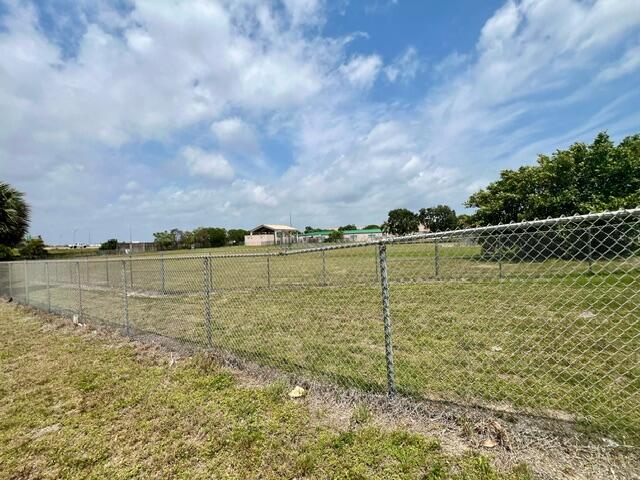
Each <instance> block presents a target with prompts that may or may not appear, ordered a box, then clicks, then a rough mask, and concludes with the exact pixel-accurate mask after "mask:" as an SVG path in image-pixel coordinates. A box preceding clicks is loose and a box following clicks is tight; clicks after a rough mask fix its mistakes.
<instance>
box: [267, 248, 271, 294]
mask: <svg viewBox="0 0 640 480" xmlns="http://www.w3.org/2000/svg"><path fill="white" fill-rule="evenodd" d="M267 287H269V288H271V257H270V256H269V255H267Z"/></svg>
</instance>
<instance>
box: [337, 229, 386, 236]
mask: <svg viewBox="0 0 640 480" xmlns="http://www.w3.org/2000/svg"><path fill="white" fill-rule="evenodd" d="M342 233H343V234H344V235H355V234H358V233H382V230H381V229H379V228H358V229H357V230H343V231H342Z"/></svg>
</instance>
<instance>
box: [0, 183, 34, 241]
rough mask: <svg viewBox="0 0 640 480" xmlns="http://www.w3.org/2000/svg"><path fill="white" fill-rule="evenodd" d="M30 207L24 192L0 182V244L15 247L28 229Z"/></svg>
mask: <svg viewBox="0 0 640 480" xmlns="http://www.w3.org/2000/svg"><path fill="white" fill-rule="evenodd" d="M30 213H31V211H30V209H29V206H28V205H27V203H26V202H25V201H24V194H23V193H22V192H19V191H18V190H16V189H15V188H13V187H12V186H11V185H9V184H8V183H4V182H0V244H1V245H6V246H7V247H15V246H16V245H18V244H19V243H20V241H21V240H22V239H23V238H24V236H25V235H26V233H27V230H28V229H29V216H30Z"/></svg>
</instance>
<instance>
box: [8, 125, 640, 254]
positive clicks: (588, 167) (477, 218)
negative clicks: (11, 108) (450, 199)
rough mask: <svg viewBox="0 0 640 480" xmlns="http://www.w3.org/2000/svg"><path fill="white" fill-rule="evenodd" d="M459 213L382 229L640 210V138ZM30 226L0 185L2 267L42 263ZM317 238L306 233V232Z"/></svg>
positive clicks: (526, 178)
mask: <svg viewBox="0 0 640 480" xmlns="http://www.w3.org/2000/svg"><path fill="white" fill-rule="evenodd" d="M464 205H465V207H467V208H472V209H475V212H474V213H473V214H462V215H457V214H456V212H455V210H454V209H452V208H451V207H449V206H448V205H437V206H435V207H429V208H421V209H420V210H419V211H417V212H412V211H410V210H408V209H405V208H398V209H394V210H391V211H390V212H389V214H388V218H387V220H386V221H385V222H384V224H383V225H382V229H383V230H384V231H385V232H388V233H392V234H396V235H406V234H409V233H413V232H417V231H418V229H419V225H420V224H422V225H424V226H425V227H426V228H427V229H429V230H430V231H432V232H437V231H443V230H452V229H455V228H461V227H471V226H483V225H491V224H499V223H510V222H521V221H525V220H533V219H535V218H547V217H559V216H561V215H573V214H581V213H589V212H597V211H602V210H617V209H620V208H634V207H636V206H638V205H640V134H635V135H631V136H628V137H626V138H624V139H623V140H622V141H621V142H620V143H619V144H618V145H615V144H614V143H613V142H612V141H611V139H610V138H609V136H608V135H607V133H606V132H601V133H599V134H598V135H597V136H596V137H595V139H594V141H593V142H592V143H591V144H585V143H582V142H578V143H574V144H573V145H571V146H570V147H569V148H567V149H565V150H557V151H556V152H554V153H553V154H551V155H540V156H539V157H538V160H537V163H536V164H535V165H527V166H523V167H520V168H518V169H517V170H503V171H502V172H501V173H500V177H499V178H498V179H497V180H496V181H495V182H492V183H490V184H489V185H488V186H487V187H486V188H484V189H481V190H479V191H478V192H476V193H474V194H473V195H471V196H470V197H469V198H468V199H467V201H466V202H465V204H464ZM29 220H30V209H29V206H28V204H27V203H26V201H25V199H24V194H23V193H22V192H19V191H18V190H16V189H15V188H13V187H12V186H10V185H9V184H7V183H5V182H1V181H0V260H8V259H15V258H41V257H44V256H46V255H47V251H46V250H45V248H44V247H45V245H44V241H43V240H42V238H40V237H35V238H32V237H29V236H28V235H27V232H28V229H29ZM377 227H378V225H368V226H367V227H366V228H377ZM355 228H356V226H355V225H353V224H349V225H344V226H341V227H340V228H339V229H338V230H337V231H336V233H334V234H332V235H333V237H332V239H337V238H338V237H340V236H341V235H342V232H343V231H345V230H354V229H355ZM318 230H319V229H317V228H314V227H306V228H305V232H313V231H318ZM247 233H248V232H247V231H246V230H243V229H231V230H226V229H224V228H219V227H200V228H196V229H195V230H193V231H182V230H179V229H173V230H169V231H163V232H156V233H154V235H153V236H154V242H155V243H156V245H157V246H158V248H159V249H161V250H164V249H174V248H206V247H219V246H224V245H229V244H231V245H237V244H240V243H242V242H243V241H244V236H245V235H246V234H247ZM601 243H602V242H601ZM619 243H620V244H622V242H619ZM103 245H104V248H103V249H112V248H109V247H113V246H114V245H116V246H117V240H116V239H111V240H110V241H108V242H105V244H103ZM607 248H609V247H607ZM625 248H627V246H625Z"/></svg>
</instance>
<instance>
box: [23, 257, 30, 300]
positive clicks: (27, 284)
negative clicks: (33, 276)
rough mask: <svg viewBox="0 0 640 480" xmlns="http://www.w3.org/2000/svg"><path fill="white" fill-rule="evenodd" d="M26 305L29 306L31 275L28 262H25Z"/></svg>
mask: <svg viewBox="0 0 640 480" xmlns="http://www.w3.org/2000/svg"><path fill="white" fill-rule="evenodd" d="M24 303H25V305H29V273H28V269H27V261H26V260H25V261H24Z"/></svg>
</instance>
